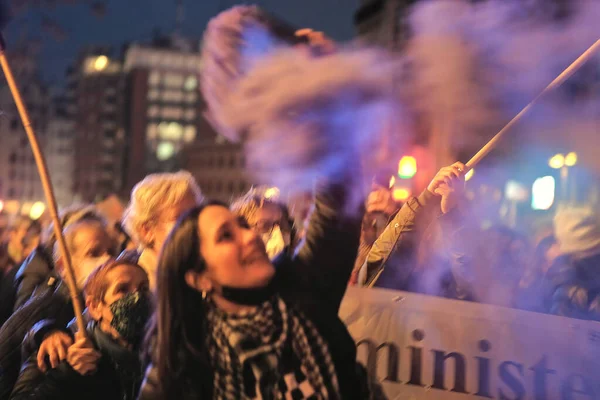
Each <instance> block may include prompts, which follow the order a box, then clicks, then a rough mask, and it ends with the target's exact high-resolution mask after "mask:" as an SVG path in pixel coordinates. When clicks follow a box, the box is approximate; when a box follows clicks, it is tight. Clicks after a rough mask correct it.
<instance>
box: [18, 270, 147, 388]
mask: <svg viewBox="0 0 600 400" xmlns="http://www.w3.org/2000/svg"><path fill="white" fill-rule="evenodd" d="M84 295H85V304H86V307H87V314H88V315H89V318H90V321H89V323H88V324H87V329H86V335H85V336H84V335H82V334H81V333H80V332H77V333H75V334H74V335H73V339H74V340H75V341H74V343H73V344H72V345H71V346H69V348H68V349H67V356H66V359H65V360H64V361H62V362H61V363H60V364H59V365H58V366H57V367H56V368H53V369H50V370H48V371H47V372H43V371H42V370H40V369H39V367H38V363H37V358H38V357H37V356H36V355H35V354H33V355H32V356H31V357H29V359H28V361H27V362H26V363H25V365H24V366H23V368H22V369H21V373H20V375H19V379H18V380H17V383H16V384H15V387H14V390H13V393H12V395H11V397H10V398H11V399H12V400H19V399H57V400H58V399H80V398H82V397H85V398H86V399H91V400H93V399H98V400H111V399H114V400H134V399H136V398H137V393H138V390H139V387H140V384H141V382H142V377H143V370H142V366H141V362H140V358H139V351H138V350H139V346H140V344H141V342H142V339H143V337H144V333H145V330H144V328H145V325H146V323H147V321H148V318H149V316H150V314H151V312H152V299H151V297H152V295H151V294H150V291H149V283H148V275H147V274H146V271H145V270H144V269H143V268H142V267H140V266H139V265H137V264H133V263H130V262H129V261H128V260H119V259H117V260H112V259H111V260H109V261H108V262H106V263H105V264H103V265H102V266H100V267H98V268H97V269H95V270H94V271H93V272H92V273H91V274H90V275H89V277H88V279H87V281H86V283H85V286H84ZM73 325H74V324H73Z"/></svg>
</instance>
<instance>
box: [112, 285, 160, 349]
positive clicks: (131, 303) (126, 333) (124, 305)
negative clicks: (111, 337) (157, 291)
mask: <svg viewBox="0 0 600 400" xmlns="http://www.w3.org/2000/svg"><path fill="white" fill-rule="evenodd" d="M151 304H152V303H151V301H150V296H149V295H148V293H146V292H133V293H129V294H128V295H126V296H124V297H121V298H120V299H119V300H117V301H115V302H114V303H112V304H111V305H110V311H111V312H112V314H113V319H112V321H111V323H110V325H111V326H112V327H113V328H115V330H116V331H117V332H118V333H119V335H121V337H122V338H123V339H125V340H126V341H127V343H129V344H132V345H133V346H137V345H138V344H140V342H141V339H142V338H143V336H144V332H145V327H146V323H147V322H148V319H149V318H150V313H151V312H152V306H151Z"/></svg>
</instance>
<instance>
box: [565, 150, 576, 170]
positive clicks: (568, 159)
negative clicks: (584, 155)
mask: <svg viewBox="0 0 600 400" xmlns="http://www.w3.org/2000/svg"><path fill="white" fill-rule="evenodd" d="M575 164H577V153H575V152H573V151H572V152H570V153H569V154H567V155H566V156H565V165H566V166H567V167H572V166H574V165H575Z"/></svg>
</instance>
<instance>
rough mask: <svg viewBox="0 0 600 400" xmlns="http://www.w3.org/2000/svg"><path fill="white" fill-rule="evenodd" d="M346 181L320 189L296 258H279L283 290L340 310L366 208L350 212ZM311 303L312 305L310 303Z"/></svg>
mask: <svg viewBox="0 0 600 400" xmlns="http://www.w3.org/2000/svg"><path fill="white" fill-rule="evenodd" d="M347 201H348V192H347V188H346V187H345V184H325V185H322V186H320V187H319V188H318V190H317V191H316V195H315V204H314V208H313V210H312V213H311V215H310V219H309V225H308V228H307V232H306V236H305V238H304V240H303V242H302V243H301V244H300V246H299V248H298V250H297V251H296V254H295V255H294V257H293V258H292V259H291V260H290V259H283V258H282V259H280V260H278V261H276V266H277V268H278V274H277V278H278V279H279V283H280V285H282V286H283V289H284V290H282V292H283V293H286V292H287V293H288V294H289V295H290V296H294V295H296V294H304V295H303V296H298V297H299V298H304V299H305V298H306V297H308V296H306V293H311V294H312V299H313V300H314V302H313V303H314V306H318V307H326V308H329V309H330V311H331V312H334V313H337V309H338V308H339V304H340V302H341V300H342V297H343V296H344V293H345V290H346V285H347V283H348V279H349V277H350V273H351V272H352V268H353V265H354V260H355V258H356V253H357V250H358V244H359V238H360V225H361V217H362V210H357V211H356V212H355V213H351V212H347V211H348V210H347ZM309 306H310V305H309Z"/></svg>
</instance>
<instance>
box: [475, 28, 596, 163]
mask: <svg viewBox="0 0 600 400" xmlns="http://www.w3.org/2000/svg"><path fill="white" fill-rule="evenodd" d="M598 49H600V40H597V41H596V43H594V44H593V45H592V46H591V47H590V48H589V49H587V50H586V51H585V53H583V54H582V55H581V56H579V58H578V59H577V60H575V61H574V62H573V64H571V65H569V67H568V68H567V69H565V70H564V71H563V72H562V73H561V74H560V75H559V76H558V77H556V79H554V80H553V81H552V82H551V83H550V84H549V85H548V86H546V88H545V89H544V90H543V91H542V92H541V93H540V94H538V96H537V97H536V98H535V99H533V101H532V102H531V103H529V104H527V106H525V108H523V109H522V110H521V112H519V113H518V114H517V115H516V116H515V117H514V118H513V119H512V120H511V121H510V122H509V123H508V124H506V126H505V127H504V128H502V130H501V131H500V132H498V133H497V134H496V136H494V137H493V138H492V139H491V140H490V141H489V142H488V143H487V144H486V145H485V146H483V147H482V148H481V150H479V151H478V152H477V154H475V155H474V156H473V158H471V159H470V160H469V162H467V164H466V166H467V168H468V169H471V168H473V167H474V166H475V165H477V163H478V162H479V161H481V160H482V159H483V158H484V157H485V156H487V155H488V153H489V152H490V151H492V150H493V149H494V147H496V144H497V143H498V141H499V140H500V138H501V137H502V136H503V135H504V134H505V133H506V132H508V130H509V129H510V128H512V127H513V125H515V124H516V123H517V122H519V120H520V119H521V118H522V117H523V115H525V114H526V113H527V111H529V109H530V108H531V107H533V106H534V105H535V104H536V103H537V102H538V100H539V99H540V98H541V97H542V96H544V95H545V94H546V93H548V92H549V91H550V90H553V89H555V88H556V87H558V86H560V85H561V84H562V83H563V82H564V81H566V80H567V79H568V78H569V77H571V75H573V74H574V73H575V72H576V71H577V70H578V69H579V68H581V66H582V65H583V64H585V62H586V61H587V60H588V59H589V58H590V57H591V56H592V55H593V54H594V52H595V51H597V50H598Z"/></svg>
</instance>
